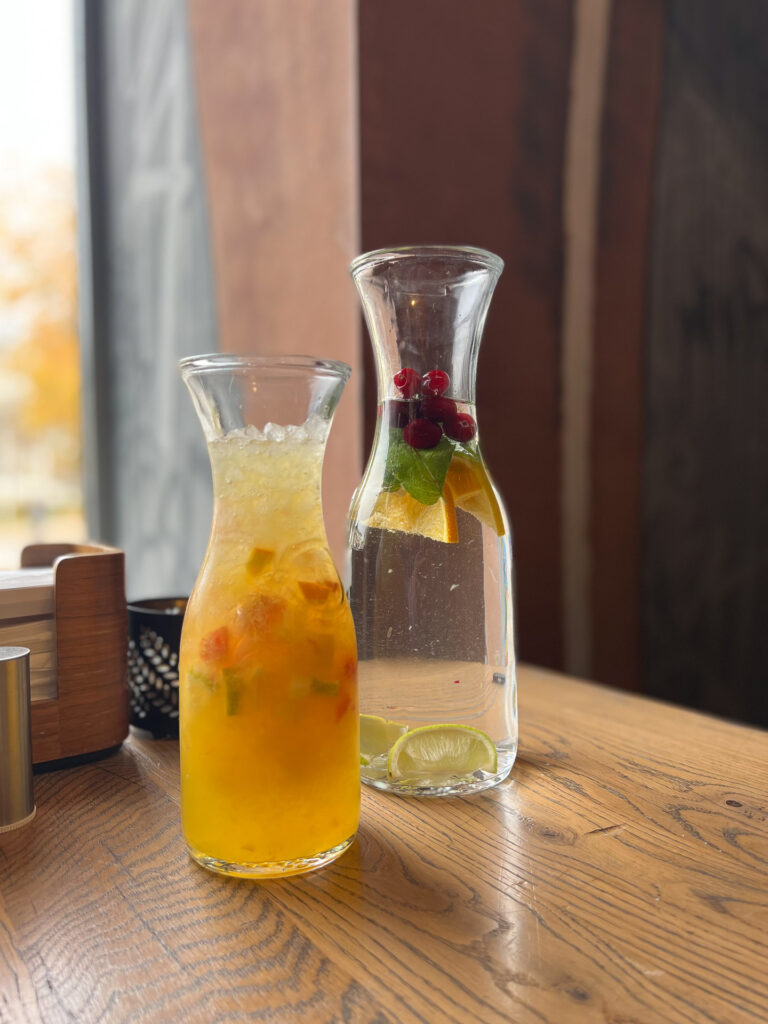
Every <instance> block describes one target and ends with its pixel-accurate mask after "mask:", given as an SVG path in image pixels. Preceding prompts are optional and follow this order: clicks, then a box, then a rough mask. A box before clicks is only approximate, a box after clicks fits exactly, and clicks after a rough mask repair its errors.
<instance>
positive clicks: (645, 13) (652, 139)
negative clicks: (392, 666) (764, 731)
mask: <svg viewBox="0 0 768 1024" xmlns="http://www.w3.org/2000/svg"><path fill="white" fill-rule="evenodd" d="M664 30H665V21H664V4H663V3H662V0H647V2H645V3H635V2H634V0H614V2H613V7H612V17H611V32H610V40H609V48H608V65H607V69H606V82H605V91H604V109H603V128H602V140H601V159H602V166H601V181H600V186H601V187H600V196H599V215H598V245H597V253H596V259H595V310H594V358H593V388H592V410H591V412H592V430H591V439H590V440H591V449H592V452H591V454H592V479H591V495H590V498H591V500H590V507H591V523H590V544H591V549H592V567H591V568H592V572H591V601H590V603H591V607H592V641H591V647H592V667H591V670H590V673H589V674H590V676H592V677H593V678H595V679H599V680H600V681H601V682H604V683H610V684H611V685H613V686H623V687H626V688H627V689H632V690H641V689H642V688H643V686H642V662H641V656H640V640H641V636H640V634H641V587H640V578H641V560H642V545H641V534H642V496H641V485H642V460H643V428H644V423H643V394H644V384H645V381H644V360H645V346H646V339H645V326H646V310H647V305H648V287H649V285H648V257H649V247H650V234H651V224H652V207H653V183H654V174H655V170H656V164H655V157H656V149H657V141H658V138H657V136H658V133H657V124H658V114H659V103H660V97H661V88H662V73H663V67H662V64H663V60H662V57H663V43H664Z"/></svg>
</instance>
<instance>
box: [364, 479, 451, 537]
mask: <svg viewBox="0 0 768 1024" xmlns="http://www.w3.org/2000/svg"><path fill="white" fill-rule="evenodd" d="M366 525H367V526H374V527H376V528H377V529H379V530H397V531H399V532H400V533H417V534H420V535H421V536H422V537H429V538H431V539H432V540H439V541H442V542H443V543H444V544H457V543H458V540H459V530H458V527H457V526H456V506H455V504H454V501H453V495H452V494H451V489H450V488H449V487H446V488H444V492H443V496H442V498H438V499H437V501H436V502H435V503H434V505H422V503H421V502H420V501H417V500H416V499H415V498H412V497H411V495H410V494H409V493H408V492H407V491H406V490H403V488H400V490H399V491H382V492H381V494H380V495H379V496H378V498H377V499H376V504H375V505H374V507H373V512H372V513H371V517H370V519H369V520H368V522H367V524H366Z"/></svg>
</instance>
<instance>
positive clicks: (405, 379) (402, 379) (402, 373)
mask: <svg viewBox="0 0 768 1024" xmlns="http://www.w3.org/2000/svg"><path fill="white" fill-rule="evenodd" d="M392 380H393V381H394V384H395V387H396V388H397V390H398V391H399V392H400V394H401V395H402V396H403V398H413V396H414V395H418V393H419V388H420V387H421V377H419V375H418V373H416V371H415V370H412V369H411V368H410V366H404V367H403V368H402V370H398V371H397V373H396V374H395V376H394V377H393V378H392Z"/></svg>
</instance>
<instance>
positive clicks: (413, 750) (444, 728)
mask: <svg viewBox="0 0 768 1024" xmlns="http://www.w3.org/2000/svg"><path fill="white" fill-rule="evenodd" d="M497 766H498V761H497V756H496V747H495V746H494V745H493V741H492V740H491V738H490V736H487V735H486V734H485V733H484V732H481V731H480V729H473V728H472V726H469V725H425V726H423V727H421V728H419V729H411V730H409V731H408V732H406V733H405V734H404V735H402V736H401V737H400V739H399V740H398V741H397V742H396V743H395V745H394V746H393V747H392V749H391V750H390V752H389V759H388V760H387V775H388V776H389V778H390V779H392V780H393V781H396V780H398V779H405V778H411V777H413V776H435V775H442V776H446V775H471V774H472V772H476V771H484V772H490V773H491V774H494V773H495V772H496V770H497Z"/></svg>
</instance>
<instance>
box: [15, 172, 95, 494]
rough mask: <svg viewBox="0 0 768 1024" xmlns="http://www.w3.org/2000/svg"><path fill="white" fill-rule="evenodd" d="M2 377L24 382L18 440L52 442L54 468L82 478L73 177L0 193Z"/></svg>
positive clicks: (56, 176)
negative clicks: (12, 376) (80, 466)
mask: <svg viewBox="0 0 768 1024" xmlns="http://www.w3.org/2000/svg"><path fill="white" fill-rule="evenodd" d="M0 328H1V329H2V338H1V339H0V340H2V341H3V345H2V347H0V372H1V371H2V370H6V371H10V372H11V373H12V374H13V375H14V378H16V379H18V381H19V383H20V385H21V386H20V388H19V406H18V410H17V415H16V421H15V427H16V434H17V440H18V443H19V444H21V445H24V444H33V443H34V444H38V445H39V444H40V443H41V442H48V443H49V444H50V447H51V450H52V453H53V454H54V455H55V458H54V469H55V471H56V473H57V474H59V473H60V474H61V475H62V476H63V477H70V478H71V477H72V476H76V475H78V474H79V461H80V360H79V347H78V337H77V257H76V226H75V206H74V185H73V181H72V176H71V174H70V173H67V172H65V171H52V170H48V171H46V172H45V173H44V174H42V175H41V177H40V180H39V181H37V182H28V183H26V185H25V188H24V190H23V192H22V193H21V195H19V193H18V191H17V190H9V191H7V192H5V193H0Z"/></svg>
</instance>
